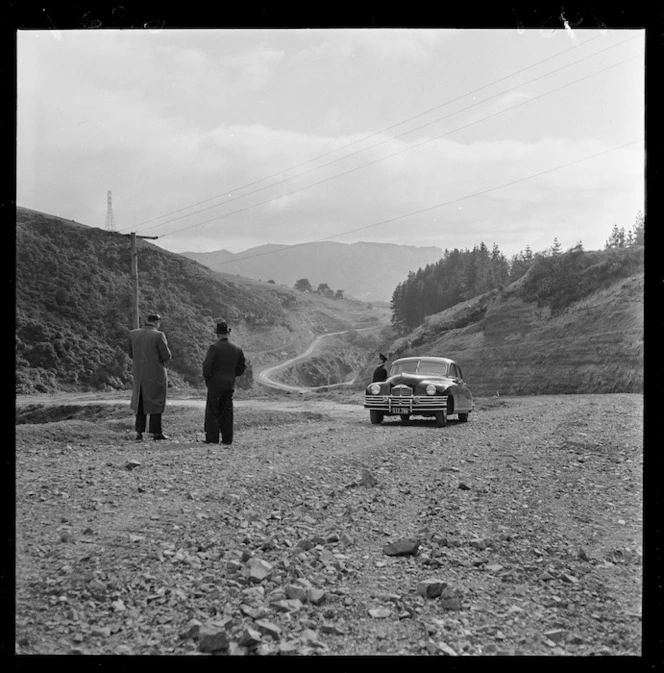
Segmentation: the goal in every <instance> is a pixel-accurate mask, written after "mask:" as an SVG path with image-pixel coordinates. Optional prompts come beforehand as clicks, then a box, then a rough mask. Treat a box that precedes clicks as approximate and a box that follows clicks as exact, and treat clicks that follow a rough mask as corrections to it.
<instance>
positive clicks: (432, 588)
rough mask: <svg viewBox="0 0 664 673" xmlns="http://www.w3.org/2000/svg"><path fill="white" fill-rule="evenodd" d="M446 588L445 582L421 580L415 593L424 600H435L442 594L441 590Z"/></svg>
mask: <svg viewBox="0 0 664 673" xmlns="http://www.w3.org/2000/svg"><path fill="white" fill-rule="evenodd" d="M446 586H447V582H443V581H442V580H437V579H430V580H423V581H421V582H420V583H419V584H418V585H417V593H418V594H419V595H420V596H424V597H425V598H436V597H437V596H440V595H441V594H442V593H443V589H445V587H446Z"/></svg>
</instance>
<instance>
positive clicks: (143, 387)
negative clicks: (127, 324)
mask: <svg viewBox="0 0 664 673" xmlns="http://www.w3.org/2000/svg"><path fill="white" fill-rule="evenodd" d="M160 326H161V316H159V315H157V314H156V313H153V314H151V315H149V316H148V319H147V320H146V321H145V325H144V326H143V327H139V328H138V329H133V330H131V332H129V349H128V350H129V357H130V358H131V359H132V364H133V371H134V388H133V392H132V395H131V402H130V405H129V406H130V407H131V409H132V410H133V411H134V413H135V414H136V426H135V427H136V439H137V440H141V439H143V433H144V432H145V425H146V416H147V415H149V416H150V426H149V432H150V433H151V434H152V437H153V439H168V437H166V435H165V434H164V433H163V432H162V431H161V415H162V413H163V412H164V408H165V407H166V388H167V386H168V377H167V375H166V367H165V366H164V365H165V364H166V363H167V362H168V361H169V360H170V359H171V357H172V356H171V351H170V350H169V349H168V342H167V341H166V335H165V334H164V333H163V332H160V331H159V327H160Z"/></svg>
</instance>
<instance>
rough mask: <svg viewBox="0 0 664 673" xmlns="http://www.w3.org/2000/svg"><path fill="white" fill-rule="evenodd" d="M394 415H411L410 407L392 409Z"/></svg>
mask: <svg viewBox="0 0 664 673" xmlns="http://www.w3.org/2000/svg"><path fill="white" fill-rule="evenodd" d="M392 413H393V414H409V413H410V409H409V408H408V407H392Z"/></svg>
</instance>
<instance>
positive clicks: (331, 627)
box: [320, 623, 346, 636]
mask: <svg viewBox="0 0 664 673" xmlns="http://www.w3.org/2000/svg"><path fill="white" fill-rule="evenodd" d="M320 630H321V633H326V634H328V635H331V636H345V635H346V632H345V631H344V630H343V629H341V628H339V627H338V626H337V625H336V624H325V623H323V624H321V627H320Z"/></svg>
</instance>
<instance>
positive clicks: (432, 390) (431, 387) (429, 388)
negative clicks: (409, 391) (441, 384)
mask: <svg viewBox="0 0 664 673" xmlns="http://www.w3.org/2000/svg"><path fill="white" fill-rule="evenodd" d="M426 391H427V395H435V394H436V386H434V385H433V383H430V384H429V385H428V386H427V387H426Z"/></svg>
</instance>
